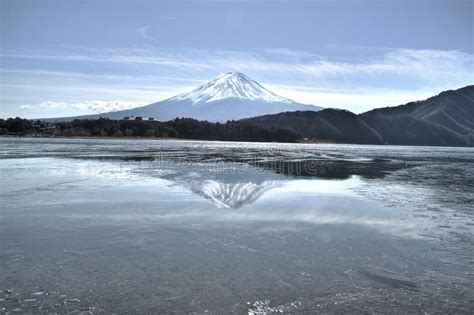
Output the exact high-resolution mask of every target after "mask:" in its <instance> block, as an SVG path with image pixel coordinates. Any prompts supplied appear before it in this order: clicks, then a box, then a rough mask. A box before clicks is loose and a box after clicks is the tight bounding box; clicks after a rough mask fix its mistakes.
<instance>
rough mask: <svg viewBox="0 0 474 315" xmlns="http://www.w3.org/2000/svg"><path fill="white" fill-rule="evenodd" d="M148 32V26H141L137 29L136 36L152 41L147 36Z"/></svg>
mask: <svg viewBox="0 0 474 315" xmlns="http://www.w3.org/2000/svg"><path fill="white" fill-rule="evenodd" d="M149 31H150V26H148V25H142V26H140V27H139V28H137V33H138V35H140V37H141V38H144V39H149V40H151V39H153V37H151V36H150V35H149V34H148V32H149Z"/></svg>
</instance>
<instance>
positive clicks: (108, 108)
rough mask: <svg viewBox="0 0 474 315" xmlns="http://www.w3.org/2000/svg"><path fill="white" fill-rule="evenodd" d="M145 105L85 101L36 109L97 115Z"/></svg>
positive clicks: (124, 102)
mask: <svg viewBox="0 0 474 315" xmlns="http://www.w3.org/2000/svg"><path fill="white" fill-rule="evenodd" d="M146 104H147V103H143V102H130V101H87V102H77V103H67V102H42V103H40V104H39V105H37V106H36V107H42V108H52V109H77V110H81V111H93V112H97V113H103V112H112V111H119V110H124V109H130V108H135V107H139V106H143V105H146ZM29 108H33V106H30V107H29Z"/></svg>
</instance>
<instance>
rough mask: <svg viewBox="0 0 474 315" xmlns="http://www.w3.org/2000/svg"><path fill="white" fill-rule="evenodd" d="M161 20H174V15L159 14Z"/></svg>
mask: <svg viewBox="0 0 474 315" xmlns="http://www.w3.org/2000/svg"><path fill="white" fill-rule="evenodd" d="M160 19H162V20H176V16H160Z"/></svg>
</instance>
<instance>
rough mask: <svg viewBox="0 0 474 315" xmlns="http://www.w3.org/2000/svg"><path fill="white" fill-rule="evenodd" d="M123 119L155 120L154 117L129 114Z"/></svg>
mask: <svg viewBox="0 0 474 315" xmlns="http://www.w3.org/2000/svg"><path fill="white" fill-rule="evenodd" d="M123 120H148V121H153V120H155V118H154V117H142V116H127V117H124V118H123Z"/></svg>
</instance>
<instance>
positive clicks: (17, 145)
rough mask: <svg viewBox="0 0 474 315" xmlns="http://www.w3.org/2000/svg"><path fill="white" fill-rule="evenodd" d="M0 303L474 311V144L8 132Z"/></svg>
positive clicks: (128, 310)
mask: <svg viewBox="0 0 474 315" xmlns="http://www.w3.org/2000/svg"><path fill="white" fill-rule="evenodd" d="M0 176H1V190H0V259H1V260H0V266H1V268H0V289H1V290H2V292H1V293H0V313H2V312H12V313H14V312H19V313H31V314H37V313H55V312H57V313H68V312H72V314H75V313H77V314H79V313H82V314H89V313H92V314H96V313H104V314H105V313H107V314H108V313H114V312H115V313H120V314H144V313H148V314H150V313H153V314H155V313H157V314H163V313H164V314H168V313H175V314H188V313H197V314H228V313H235V314H272V313H281V312H283V313H297V314H299V313H307V314H312V313H364V312H365V313H399V314H403V313H423V312H427V313H440V314H446V313H461V314H463V313H466V314H469V313H473V312H474V239H473V234H474V149H472V148H434V147H396V146H360V145H334V144H314V145H312V144H275V143H237V142H235V143H225V142H205V141H202V142H201V141H189V142H188V141H153V140H147V141H140V140H97V139H28V138H1V139H0Z"/></svg>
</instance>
